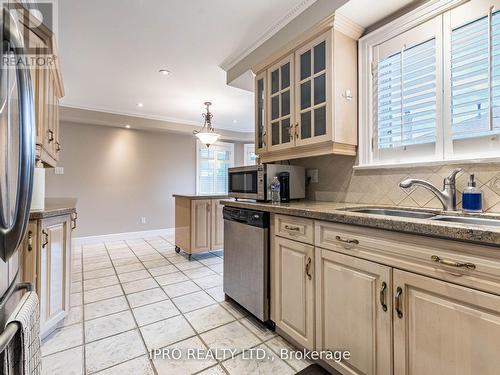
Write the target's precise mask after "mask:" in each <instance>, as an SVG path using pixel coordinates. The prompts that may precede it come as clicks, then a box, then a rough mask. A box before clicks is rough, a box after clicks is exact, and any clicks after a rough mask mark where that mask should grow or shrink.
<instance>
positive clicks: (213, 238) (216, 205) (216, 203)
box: [210, 199, 224, 250]
mask: <svg viewBox="0 0 500 375" xmlns="http://www.w3.org/2000/svg"><path fill="white" fill-rule="evenodd" d="M211 204H212V207H211V210H210V212H211V216H212V217H211V221H210V248H211V249H213V250H217V249H222V248H223V247H224V217H223V216H222V210H223V208H224V206H223V205H222V204H220V199H212V203H211Z"/></svg>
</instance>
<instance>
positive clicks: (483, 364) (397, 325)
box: [393, 270, 500, 375]
mask: <svg viewBox="0 0 500 375" xmlns="http://www.w3.org/2000/svg"><path fill="white" fill-rule="evenodd" d="M393 293H394V296H395V297H394V298H397V299H396V301H397V303H396V305H399V308H398V311H395V313H394V374H396V375H418V374H425V375H442V374H454V375H470V374H481V375H493V374H498V372H499V368H500V358H499V353H500V296H497V295H493V294H489V293H483V292H479V291H477V290H474V289H470V288H465V287H462V286H458V285H454V284H451V283H448V282H443V281H440V280H435V279H432V278H430V277H425V276H420V275H417V274H414V273H410V272H405V271H400V270H394V287H393Z"/></svg>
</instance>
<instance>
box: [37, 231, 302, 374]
mask: <svg viewBox="0 0 500 375" xmlns="http://www.w3.org/2000/svg"><path fill="white" fill-rule="evenodd" d="M222 274H223V252H222V251H218V252H212V253H205V254H199V255H197V256H196V255H195V256H193V260H192V261H188V260H187V257H186V256H185V255H183V254H176V253H175V251H174V245H173V239H172V238H164V237H155V238H148V239H144V240H142V239H141V240H126V241H125V240H124V241H113V242H106V243H102V244H96V245H87V246H83V248H77V249H74V250H73V269H72V281H73V282H72V289H71V291H72V295H71V306H72V307H71V311H70V313H69V315H68V316H67V318H66V319H65V321H64V322H63V324H62V325H61V327H60V328H58V329H57V330H56V331H55V332H54V333H53V334H52V335H50V336H49V337H48V338H47V339H45V340H44V342H43V345H42V356H43V359H42V365H43V373H44V374H47V375H48V374H50V375H58V374H64V375H71V374H79V375H82V374H94V373H98V374H119V375H127V374H130V375H140V374H158V375H164V374H175V375H177V374H198V373H199V374H238V375H240V374H273V375H281V374H294V373H296V372H297V371H300V370H301V369H303V368H304V367H306V366H307V365H308V363H307V362H304V361H283V360H281V359H280V358H279V356H278V353H279V351H280V349H281V348H291V346H290V345H289V344H288V343H287V342H286V341H285V340H283V339H282V338H280V337H278V336H276V334H274V333H273V332H271V331H269V330H267V329H266V328H265V327H264V326H263V325H262V324H260V323H259V322H258V321H256V320H255V319H253V318H252V317H250V316H248V314H247V313H246V312H245V311H244V310H243V309H241V308H240V307H239V306H237V305H236V304H234V303H233V302H228V301H224V293H223V291H222ZM165 347H169V348H178V349H183V350H187V349H194V348H199V349H204V350H206V349H208V348H210V349H235V350H236V352H237V353H240V352H241V350H242V349H249V348H261V349H264V350H265V351H266V353H267V354H268V356H267V358H266V359H263V360H246V359H244V358H243V356H242V355H241V354H239V355H237V356H235V357H234V358H232V357H231V356H229V355H227V356H222V355H219V356H218V357H217V359H210V358H208V359H198V360H192V359H189V358H187V356H184V357H183V358H182V359H180V360H168V359H161V358H158V359H150V358H149V355H148V349H153V348H154V349H160V348H165Z"/></svg>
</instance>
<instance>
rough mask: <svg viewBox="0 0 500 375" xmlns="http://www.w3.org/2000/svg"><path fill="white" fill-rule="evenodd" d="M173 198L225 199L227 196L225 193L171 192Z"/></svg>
mask: <svg viewBox="0 0 500 375" xmlns="http://www.w3.org/2000/svg"><path fill="white" fill-rule="evenodd" d="M172 196H173V197H174V198H176V197H179V198H188V199H217V198H220V199H226V198H229V196H228V195H227V194H172Z"/></svg>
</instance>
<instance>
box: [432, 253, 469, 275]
mask: <svg viewBox="0 0 500 375" xmlns="http://www.w3.org/2000/svg"><path fill="white" fill-rule="evenodd" d="M431 260H432V261H433V262H436V263H439V264H442V265H444V266H449V267H456V268H467V269H468V270H471V271H473V270H475V269H476V265H475V264H474V263H460V262H454V261H452V260H446V259H442V258H440V257H438V256H437V255H433V256H431Z"/></svg>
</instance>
